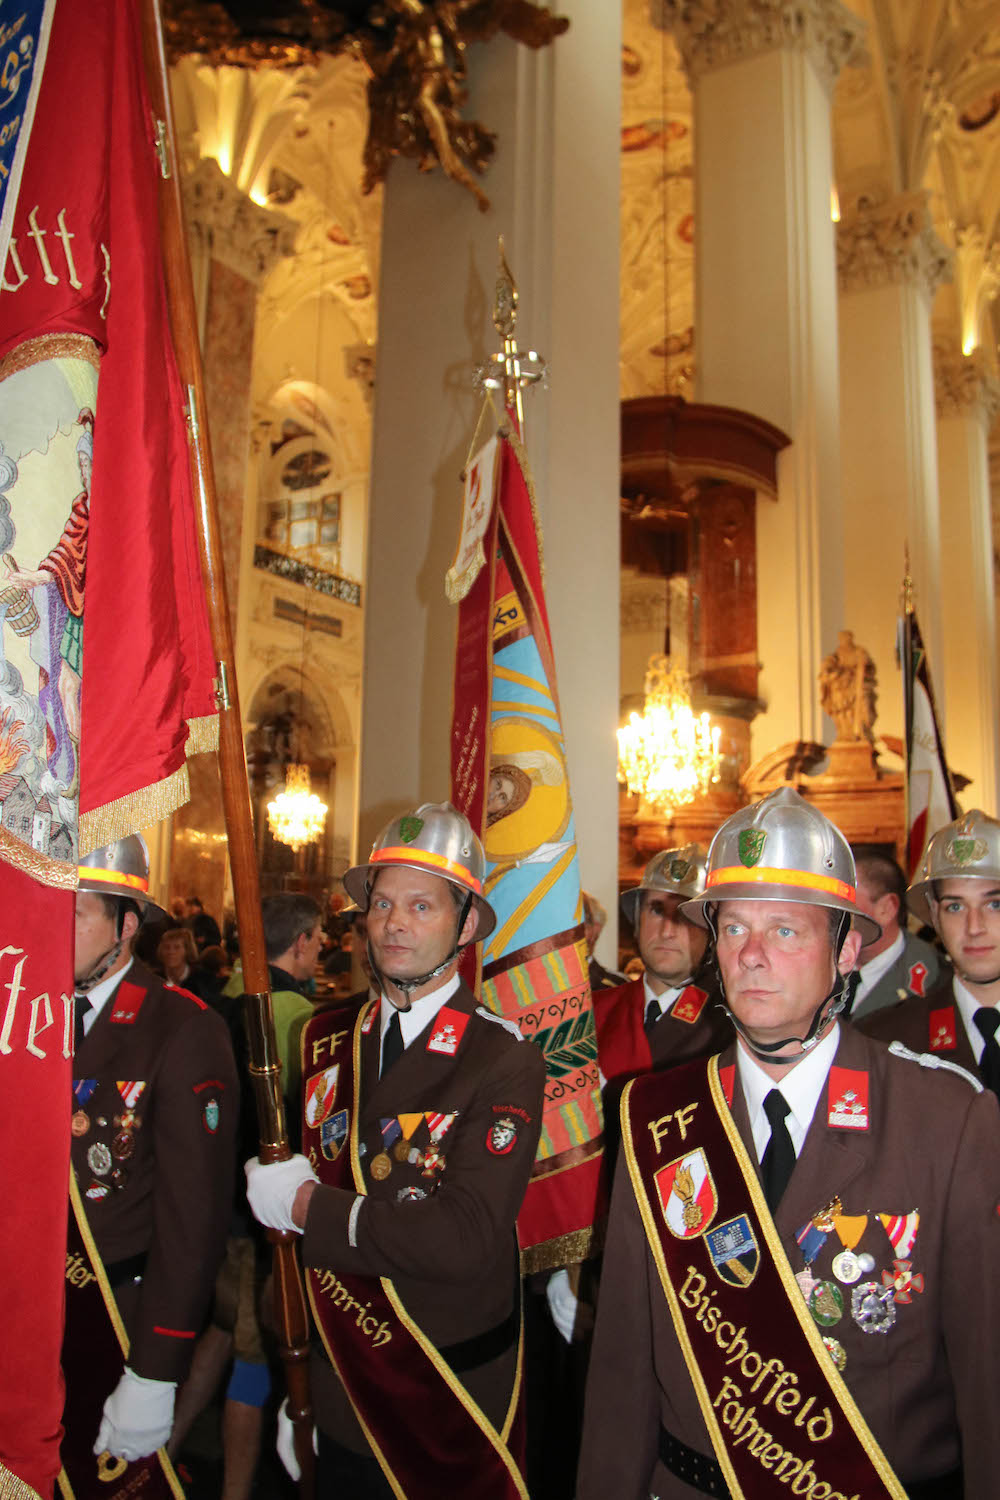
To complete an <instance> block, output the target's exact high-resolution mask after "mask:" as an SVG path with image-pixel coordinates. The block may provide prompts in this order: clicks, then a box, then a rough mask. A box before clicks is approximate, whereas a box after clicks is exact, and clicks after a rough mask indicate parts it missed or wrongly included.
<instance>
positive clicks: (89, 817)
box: [80, 714, 219, 858]
mask: <svg viewBox="0 0 1000 1500" xmlns="http://www.w3.org/2000/svg"><path fill="white" fill-rule="evenodd" d="M187 722H188V737H187V743H186V745H185V746H184V750H185V754H186V755H188V756H191V755H203V754H207V753H208V752H209V751H216V750H218V748H219V716H218V714H205V716H204V717H203V718H200V719H188V721H187ZM190 800H191V782H190V780H189V778H188V768H187V761H185V762H184V764H183V765H182V766H178V767H177V770H176V771H174V772H172V773H171V775H169V776H166V777H164V779H163V780H162V781H157V782H155V783H154V784H153V785H152V786H146V787H140V789H139V790H138V791H137V792H129V793H128V794H127V796H125V797H119V798H118V799H117V800H116V801H115V802H106V803H105V804H104V806H103V807H95V808H94V809H93V811H92V812H89V813H81V814H80V857H81V858H83V856H84V855H86V854H90V853H91V852H92V851H93V850H94V849H103V848H104V846H105V844H113V843H114V841H115V839H123V838H125V837H126V836H127V835H128V834H130V833H138V832H139V831H140V829H143V828H148V827H149V826H150V824H152V823H159V822H160V820H161V819H162V818H169V817H170V814H171V813H175V812H176V811H177V809H178V808H179V807H183V806H184V804H185V802H189V801H190Z"/></svg>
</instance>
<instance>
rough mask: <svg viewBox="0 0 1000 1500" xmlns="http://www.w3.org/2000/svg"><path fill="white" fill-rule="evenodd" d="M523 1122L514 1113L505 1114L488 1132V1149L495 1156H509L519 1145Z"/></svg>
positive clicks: (495, 1121) (494, 1122)
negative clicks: (519, 1134)
mask: <svg viewBox="0 0 1000 1500" xmlns="http://www.w3.org/2000/svg"><path fill="white" fill-rule="evenodd" d="M520 1129H521V1122H520V1121H519V1120H518V1119H517V1117H516V1116H515V1115H513V1114H503V1115H501V1116H500V1117H499V1119H496V1120H494V1121H493V1124H492V1125H491V1126H490V1128H489V1130H488V1131H487V1132H486V1149H487V1151H489V1152H490V1153H491V1154H492V1155H493V1156H509V1155H510V1153H511V1152H512V1151H513V1149H514V1147H515V1146H516V1145H517V1137H518V1132H519V1131H520Z"/></svg>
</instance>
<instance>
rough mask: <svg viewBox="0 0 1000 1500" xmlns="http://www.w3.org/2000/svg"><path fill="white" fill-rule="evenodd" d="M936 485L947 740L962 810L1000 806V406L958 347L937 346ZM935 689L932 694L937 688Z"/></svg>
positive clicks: (988, 379)
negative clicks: (997, 563)
mask: <svg viewBox="0 0 1000 1500" xmlns="http://www.w3.org/2000/svg"><path fill="white" fill-rule="evenodd" d="M934 382H935V393H936V396H937V418H938V422H937V443H938V472H939V475H940V485H941V625H942V635H943V640H944V652H943V656H942V658H941V670H940V671H938V672H935V683H937V682H938V680H939V678H940V679H941V680H942V681H943V683H944V686H945V688H946V692H945V695H944V702H945V708H944V720H945V722H944V726H943V727H944V739H945V746H946V749H947V753H948V760H949V762H950V764H951V766H952V767H953V769H954V770H956V771H960V772H961V773H962V775H964V776H968V777H970V779H971V782H972V784H971V786H969V787H968V788H967V789H966V790H965V791H963V792H962V794H961V802H962V806H963V807H982V808H984V809H985V810H986V811H987V812H988V813H990V814H991V815H996V812H997V809H998V808H1000V756H998V753H997V733H998V715H1000V698H998V685H997V657H996V651H995V650H994V649H993V643H994V641H995V639H996V596H995V592H994V585H993V530H992V522H991V516H990V483H989V462H988V455H987V435H988V433H989V429H990V427H991V425H992V423H993V420H994V418H995V417H996V415H997V413H998V411H1000V381H997V380H996V379H995V378H994V377H993V376H991V375H988V374H987V373H986V370H985V367H984V364H983V361H982V359H981V357H979V356H977V355H973V356H969V357H967V356H964V355H963V354H962V353H961V352H960V350H959V349H958V347H957V345H956V346H954V347H952V348H945V347H943V346H942V345H940V344H938V345H936V346H935V349H934ZM935 696H938V690H937V687H935ZM939 708H940V703H939Z"/></svg>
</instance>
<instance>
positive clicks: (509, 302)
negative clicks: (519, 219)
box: [475, 234, 547, 442]
mask: <svg viewBox="0 0 1000 1500" xmlns="http://www.w3.org/2000/svg"><path fill="white" fill-rule="evenodd" d="M498 245H499V254H500V264H499V267H498V269H497V279H496V283H495V286H494V291H493V327H494V328H495V329H496V331H497V333H498V334H499V335H500V337H501V338H502V339H503V350H502V351H498V352H497V353H496V354H491V355H490V356H489V358H488V359H485V360H484V361H483V363H482V364H481V365H479V366H477V368H476V377H475V384H476V389H477V390H481V391H498V390H502V391H503V399H504V406H505V407H506V408H507V410H508V411H513V412H514V413H515V415H516V417H517V427H518V436H519V437H520V439H521V441H522V442H523V441H524V406H523V403H522V401H521V391H522V390H523V388H524V387H525V386H529V385H537V384H538V382H539V381H542V382H543V383H544V381H545V379H546V374H547V369H546V364H545V361H544V359H542V357H541V355H540V354H538V353H536V352H535V350H534V349H519V348H518V347H517V339H516V337H515V333H514V330H515V328H516V326H517V304H518V301H519V300H520V299H519V297H518V291H517V283H516V281H515V280H514V277H513V274H512V272H511V269H510V266H509V265H508V264H507V256H506V253H505V251H504V243H503V235H502V234H501V235H500V236H498Z"/></svg>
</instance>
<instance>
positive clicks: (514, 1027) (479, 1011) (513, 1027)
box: [476, 1005, 524, 1042]
mask: <svg viewBox="0 0 1000 1500" xmlns="http://www.w3.org/2000/svg"><path fill="white" fill-rule="evenodd" d="M476 1015H477V1016H482V1018H483V1020H484V1021H495V1022H496V1024H497V1025H498V1026H502V1027H503V1029H504V1031H509V1032H510V1034H511V1036H514V1037H517V1040H518V1041H519V1042H523V1041H524V1037H523V1036H522V1035H521V1028H520V1026H518V1024H517V1022H516V1021H511V1020H509V1019H508V1017H507V1016H498V1015H495V1014H494V1012H493V1011H491V1010H487V1009H486V1006H485V1005H477V1006H476Z"/></svg>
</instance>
